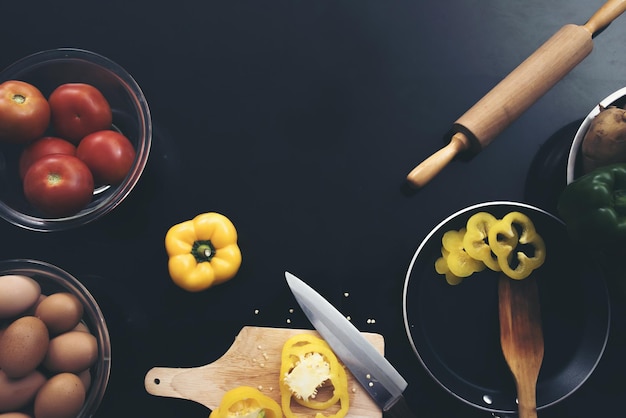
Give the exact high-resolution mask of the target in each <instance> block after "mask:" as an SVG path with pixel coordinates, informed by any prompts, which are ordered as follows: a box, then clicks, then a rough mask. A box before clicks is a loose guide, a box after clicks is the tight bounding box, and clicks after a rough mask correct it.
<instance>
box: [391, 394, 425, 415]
mask: <svg viewBox="0 0 626 418" xmlns="http://www.w3.org/2000/svg"><path fill="white" fill-rule="evenodd" d="M383 412H384V415H385V417H387V418H417V415H415V414H414V413H413V411H411V408H409V405H408V404H407V403H406V399H404V396H402V395H400V397H398V399H396V401H395V402H394V403H392V404H391V405H390V406H388V407H387V409H385V410H384V411H383ZM425 418H428V417H425Z"/></svg>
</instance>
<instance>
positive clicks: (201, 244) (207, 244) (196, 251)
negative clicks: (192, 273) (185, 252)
mask: <svg viewBox="0 0 626 418" xmlns="http://www.w3.org/2000/svg"><path fill="white" fill-rule="evenodd" d="M191 253H192V254H193V256H194V258H195V259H196V261H197V262H198V263H202V262H205V261H211V259H212V258H213V256H214V255H215V246H214V245H213V243H211V241H210V240H203V241H195V242H194V243H193V246H192V247H191Z"/></svg>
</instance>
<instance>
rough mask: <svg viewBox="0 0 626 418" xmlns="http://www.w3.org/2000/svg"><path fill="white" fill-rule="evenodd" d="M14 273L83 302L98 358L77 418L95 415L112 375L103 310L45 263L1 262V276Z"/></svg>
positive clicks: (45, 290)
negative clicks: (96, 346) (95, 343)
mask: <svg viewBox="0 0 626 418" xmlns="http://www.w3.org/2000/svg"><path fill="white" fill-rule="evenodd" d="M11 274H15V275H23V276H27V277H30V278H31V279H34V280H36V281H37V282H38V283H39V285H40V286H41V293H42V294H44V295H49V294H52V293H56V292H70V293H72V294H74V295H75V296H76V297H77V298H78V299H79V300H80V301H81V302H82V304H83V308H84V313H83V319H82V321H83V323H84V325H86V326H87V328H89V331H90V332H91V333H92V334H93V335H94V336H95V337H96V340H97V342H98V359H97V360H96V362H95V364H94V365H93V366H92V367H91V369H90V373H91V385H90V387H89V390H88V391H87V395H86V397H85V403H84V404H83V407H82V409H81V410H80V413H79V414H78V415H77V418H87V417H91V416H93V415H94V414H95V412H96V410H97V409H98V406H99V405H100V402H101V401H102V397H103V396H104V393H105V391H106V387H107V384H108V382H109V376H110V372H111V341H110V339H109V331H108V328H107V324H106V321H105V319H104V316H103V315H102V312H101V311H100V307H99V306H98V304H97V303H96V301H95V300H94V298H93V296H92V295H91V293H89V291H88V290H87V289H86V288H85V286H83V285H82V284H81V282H80V281H78V280H77V279H76V278H75V277H74V276H72V275H71V274H69V273H68V272H66V271H64V270H62V269H60V268H58V267H56V266H53V265H51V264H48V263H45V262H43V261H37V260H25V259H17V260H4V261H0V276H4V275H11Z"/></svg>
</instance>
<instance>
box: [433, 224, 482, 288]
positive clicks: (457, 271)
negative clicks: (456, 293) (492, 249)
mask: <svg viewBox="0 0 626 418" xmlns="http://www.w3.org/2000/svg"><path fill="white" fill-rule="evenodd" d="M465 232H466V229H465V228H461V229H460V230H458V231H456V230H450V231H446V233H445V234H443V237H442V239H441V243H442V248H441V257H440V258H439V259H438V260H437V261H436V262H435V268H436V269H437V272H438V273H439V274H445V275H446V280H447V281H448V283H450V284H457V283H459V282H460V281H461V280H462V279H463V278H464V277H468V276H471V275H472V274H473V273H477V272H479V271H482V270H484V269H485V263H483V262H482V261H480V260H476V259H474V258H472V257H471V256H470V255H469V254H468V253H467V252H466V251H465V248H463V237H464V236H465Z"/></svg>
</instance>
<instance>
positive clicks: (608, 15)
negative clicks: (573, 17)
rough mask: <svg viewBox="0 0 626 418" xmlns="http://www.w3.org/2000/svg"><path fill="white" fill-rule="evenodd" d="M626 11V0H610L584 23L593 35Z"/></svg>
mask: <svg viewBox="0 0 626 418" xmlns="http://www.w3.org/2000/svg"><path fill="white" fill-rule="evenodd" d="M625 11H626V0H608V1H607V2H606V3H604V5H603V6H602V7H600V8H599V9H598V10H597V11H596V12H595V13H594V14H593V16H591V18H589V20H588V21H587V23H585V24H584V25H583V27H584V28H585V29H587V30H588V31H589V32H590V33H591V34H592V35H594V34H596V33H597V32H598V31H599V30H600V29H603V28H605V27H607V26H608V25H609V23H611V22H612V21H614V20H615V19H617V18H618V17H619V16H620V15H621V14H622V13H624V12H625Z"/></svg>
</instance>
